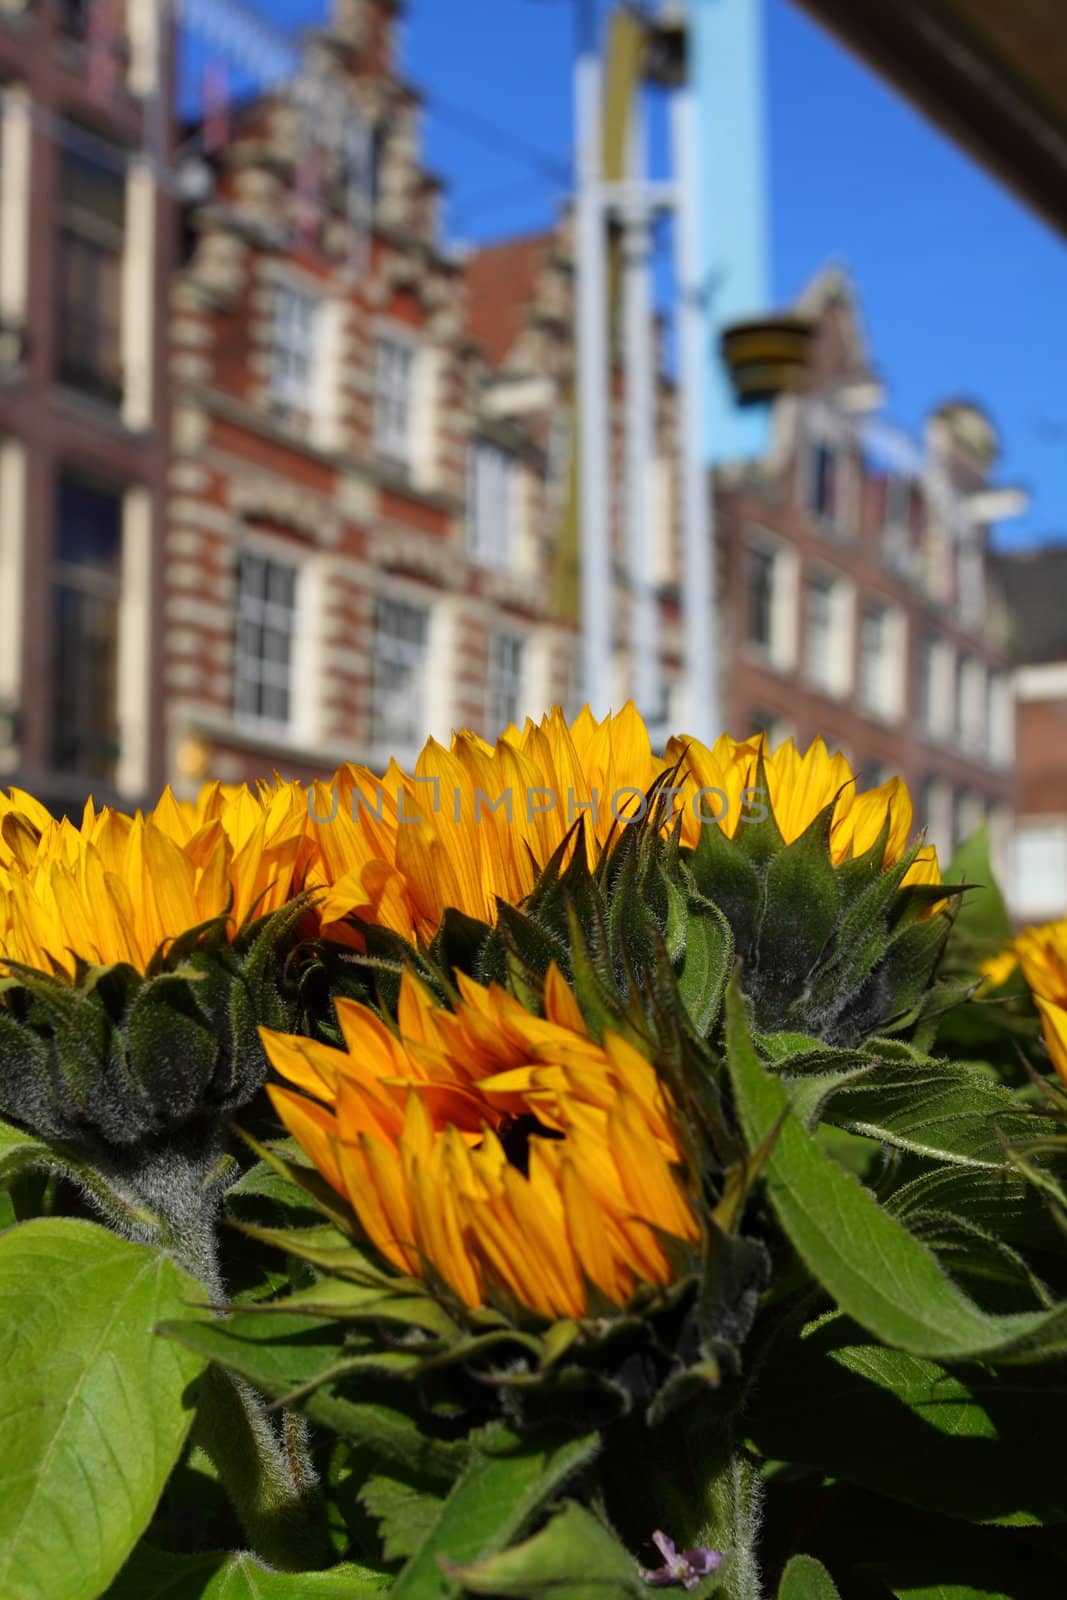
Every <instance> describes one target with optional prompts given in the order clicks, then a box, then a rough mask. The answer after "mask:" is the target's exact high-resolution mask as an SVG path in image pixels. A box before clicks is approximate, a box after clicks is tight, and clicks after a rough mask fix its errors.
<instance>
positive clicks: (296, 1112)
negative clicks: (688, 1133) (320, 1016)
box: [261, 967, 699, 1318]
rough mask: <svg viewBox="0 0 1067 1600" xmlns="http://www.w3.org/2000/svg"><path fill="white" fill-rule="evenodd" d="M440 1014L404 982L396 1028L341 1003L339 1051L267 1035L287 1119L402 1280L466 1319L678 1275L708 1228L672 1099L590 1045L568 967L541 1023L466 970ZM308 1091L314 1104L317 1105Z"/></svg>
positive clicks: (579, 1309)
mask: <svg viewBox="0 0 1067 1600" xmlns="http://www.w3.org/2000/svg"><path fill="white" fill-rule="evenodd" d="M457 982H458V984H459V989H460V1000H459V1004H458V1005H457V1007H456V1010H455V1011H445V1010H443V1009H442V1008H441V1007H440V1006H439V1005H438V1004H437V1003H436V1002H435V1001H434V1000H433V998H432V997H431V996H430V994H429V993H428V992H427V990H426V989H425V988H424V987H423V986H422V984H421V983H420V982H419V981H418V979H416V978H415V977H413V976H412V974H411V973H410V972H405V974H404V977H403V980H402V984H401V990H400V1001H399V1009H398V1016H397V1027H396V1030H395V1031H393V1030H392V1029H391V1028H390V1027H389V1026H388V1025H387V1024H386V1023H384V1022H383V1021H382V1020H381V1019H380V1018H379V1017H378V1016H377V1015H376V1014H375V1012H373V1011H372V1010H370V1009H369V1008H368V1007H366V1006H363V1005H360V1004H358V1003H356V1002H353V1001H345V1000H340V1001H338V1003H337V1012H338V1019H339V1022H340V1025H341V1030H342V1033H343V1036H344V1042H345V1048H344V1049H333V1048H331V1047H330V1046H328V1045H324V1044H321V1043H318V1042H315V1041H313V1040H310V1039H305V1038H300V1037H297V1036H295V1035H286V1034H278V1033H273V1032H271V1031H269V1030H267V1029H263V1030H261V1033H262V1038H263V1043H264V1046H265V1049H266V1052H267V1055H268V1057H269V1058H270V1061H271V1063H272V1064H273V1066H274V1067H275V1069H276V1071H277V1072H278V1073H279V1074H280V1075H281V1076H282V1077H283V1078H285V1079H287V1080H288V1082H289V1083H291V1084H293V1085H295V1091H300V1092H295V1091H294V1089H288V1088H279V1087H272V1088H271V1089H270V1091H269V1092H270V1095H271V1098H272V1100H273V1102H274V1105H275V1108H276V1110H277V1112H278V1114H279V1116H280V1117H281V1119H282V1121H283V1122H284V1124H285V1126H286V1127H287V1128H288V1129H289V1131H290V1133H292V1135H293V1136H294V1138H295V1139H296V1140H297V1142H298V1143H299V1144H300V1145H301V1147H302V1148H303V1150H304V1151H305V1153H306V1154H307V1156H308V1157H309V1159H310V1160H311V1161H312V1163H313V1164H314V1166H315V1167H317V1168H318V1170H319V1171H320V1172H321V1173H322V1174H323V1176H324V1177H325V1178H326V1179H327V1180H328V1181H329V1182H330V1183H331V1184H332V1185H333V1187H334V1188H335V1189H337V1190H338V1191H339V1192H340V1193H341V1194H342V1195H344V1196H345V1197H346V1198H347V1199H348V1201H349V1203H350V1204H351V1206H352V1208H353V1210H354V1211H355V1212H356V1214H357V1216H358V1217H359V1219H360V1222H361V1224H362V1226H363V1228H364V1229H365V1230H366V1233H367V1236H368V1237H369V1238H370V1239H371V1240H372V1241H373V1243H374V1244H375V1245H376V1246H377V1248H378V1249H379V1250H380V1252H381V1254H382V1255H383V1256H384V1257H385V1258H386V1259H387V1260H388V1261H390V1262H391V1263H392V1264H393V1265H394V1266H395V1267H397V1268H398V1269H399V1270H400V1271H401V1272H403V1273H406V1274H408V1275H409V1276H411V1277H416V1278H432V1279H436V1280H440V1281H443V1282H444V1283H445V1284H447V1285H448V1286H449V1288H450V1289H451V1290H452V1291H453V1293H454V1294H455V1295H456V1296H458V1298H459V1299H460V1300H461V1301H463V1302H464V1303H465V1304H466V1305H468V1306H472V1307H473V1306H480V1305H484V1304H487V1303H493V1302H500V1303H503V1304H505V1305H508V1306H511V1307H518V1308H521V1309H523V1310H525V1311H527V1312H532V1313H534V1314H535V1315H537V1316H540V1317H545V1318H553V1317H557V1316H582V1315H584V1314H585V1313H586V1312H587V1311H588V1310H589V1305H590V1301H589V1291H590V1285H592V1286H594V1287H595V1289H596V1290H597V1291H598V1292H599V1294H600V1296H602V1297H604V1298H606V1299H607V1300H608V1301H610V1302H612V1303H613V1304H615V1305H618V1306H623V1305H625V1304H626V1303H627V1301H628V1300H629V1299H630V1298H631V1297H632V1295H633V1293H634V1291H635V1289H636V1288H637V1286H638V1285H639V1284H641V1283H646V1284H653V1285H666V1284H668V1283H670V1281H671V1279H672V1277H673V1276H674V1270H675V1269H674V1267H673V1265H672V1260H671V1254H670V1252H669V1251H668V1248H667V1246H666V1241H668V1240H670V1239H674V1240H679V1241H683V1242H684V1243H685V1244H688V1245H692V1244H694V1243H695V1242H696V1241H697V1239H698V1237H699V1228H698V1225H697V1222H696V1218H695V1216H694V1213H693V1209H692V1206H691V1204H690V1201H689V1197H688V1194H687V1189H686V1185H685V1183H684V1181H683V1179H682V1177H681V1175H680V1167H681V1162H682V1156H681V1150H680V1148H679V1144H678V1141H677V1137H676V1134H675V1130H674V1123H673V1119H672V1114H671V1106H670V1103H669V1100H668V1098H667V1095H666V1093H665V1091H664V1088H663V1086H662V1084H661V1083H660V1081H659V1079H658V1078H657V1076H656V1073H655V1070H654V1068H653V1067H652V1065H651V1063H650V1062H649V1061H647V1060H646V1059H645V1057H644V1056H642V1055H641V1054H640V1053H639V1052H638V1051H637V1050H635V1049H634V1048H633V1047H632V1046H631V1045H629V1044H627V1043H626V1042H625V1041H624V1040H622V1039H620V1038H617V1037H615V1036H614V1035H612V1034H610V1033H606V1034H605V1035H604V1038H603V1041H602V1042H601V1043H599V1044H598V1043H597V1042H595V1041H594V1040H593V1039H591V1038H590V1037H589V1034H588V1031H587V1029H586V1027H585V1024H584V1021H583V1019H582V1015H581V1012H580V1010H579V1009H578V1005H577V1002H576V1000H575V998H574V996H573V994H572V993H571V992H570V990H569V989H568V988H567V985H566V983H565V982H564V980H563V978H562V977H561V975H560V973H559V971H558V970H557V969H556V968H555V967H553V968H552V969H551V970H550V971H549V974H548V976H547V979H546V982H545V993H544V1010H545V1015H544V1017H537V1016H534V1015H532V1014H531V1013H530V1012H528V1011H527V1010H526V1009H525V1008H524V1007H523V1006H522V1005H520V1004H519V1002H518V1001H516V1000H514V999H513V998H512V997H510V996H509V995H508V994H506V993H505V992H504V991H503V990H502V989H499V988H497V987H490V988H482V987H481V986H480V985H478V984H476V983H474V982H473V981H471V980H469V979H466V978H464V977H463V976H462V975H461V974H457ZM312 1097H313V1098H312Z"/></svg>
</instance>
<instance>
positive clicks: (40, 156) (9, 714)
mask: <svg viewBox="0 0 1067 1600" xmlns="http://www.w3.org/2000/svg"><path fill="white" fill-rule="evenodd" d="M94 15H95V20H94ZM161 15H162V13H161V11H160V9H159V8H158V7H157V6H156V5H155V4H154V3H153V0H126V4H125V5H124V6H122V7H115V8H110V9H109V10H108V12H107V15H106V17H105V14H104V12H103V10H102V9H100V8H97V10H96V12H95V14H94V8H93V5H92V3H91V0H84V3H82V0H36V3H24V0H6V3H0V238H2V247H0V780H2V781H5V782H17V783H20V784H24V785H26V786H27V787H29V788H32V789H34V790H35V791H36V792H37V793H38V794H40V795H41V796H42V797H43V798H45V799H46V800H47V801H48V802H49V803H50V804H52V805H53V806H55V807H57V808H59V809H64V808H66V807H68V806H80V805H81V803H82V801H83V800H84V797H85V794H86V791H87V790H88V789H89V788H94V789H95V791H96V793H97V795H98V796H99V797H100V798H101V799H104V800H106V799H111V798H116V799H122V800H124V801H126V802H129V801H139V800H141V799H142V798H143V797H144V796H145V795H146V794H148V793H151V792H152V791H154V790H157V789H158V788H159V786H160V784H161V782H162V780H163V771H164V767H163V745H162V724H161V720H160V717H159V696H158V694H157V692H156V688H157V686H158V682H159V674H160V667H161V657H160V647H159V640H160V632H161V630H160V619H161V614H162V594H161V581H162V562H161V552H162V535H163V520H164V502H165V487H166V452H167V425H166V423H167V411H168V404H167V350H166V317H165V316H164V315H161V314H160V308H162V307H163V306H165V304H166V292H167V284H168V281H169V276H170V270H171V254H172V236H173V235H172V229H173V222H174V217H175V212H174V203H173V200H172V198H171V196H170V193H169V190H168V189H167V188H166V186H165V185H164V184H161V182H160V179H161V176H162V175H163V174H164V173H165V172H166V171H167V169H168V164H169V161H170V128H171V114H170V92H171V91H170V82H169V73H168V71H167V70H166V63H167V62H168V61H169V60H170V58H171V50H170V41H169V40H167V39H165V38H163V37H161V34H160V28H161V23H160V16H161ZM31 196H32V204H31Z"/></svg>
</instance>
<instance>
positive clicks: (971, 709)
mask: <svg viewBox="0 0 1067 1600" xmlns="http://www.w3.org/2000/svg"><path fill="white" fill-rule="evenodd" d="M986 705H987V692H986V675H985V668H984V667H983V665H982V663H981V662H980V661H978V660H976V659H975V658H974V657H973V656H960V658H959V660H958V661H957V662H956V715H955V730H956V738H957V740H958V741H959V743H960V744H961V745H962V746H963V747H964V749H965V750H972V751H975V752H978V751H981V750H983V749H984V748H985V733H986V730H985V713H986Z"/></svg>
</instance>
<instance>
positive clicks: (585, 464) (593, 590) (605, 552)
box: [575, 50, 612, 717]
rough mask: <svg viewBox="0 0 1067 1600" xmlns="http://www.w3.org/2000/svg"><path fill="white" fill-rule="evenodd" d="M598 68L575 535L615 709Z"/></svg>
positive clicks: (582, 146)
mask: <svg viewBox="0 0 1067 1600" xmlns="http://www.w3.org/2000/svg"><path fill="white" fill-rule="evenodd" d="M600 80H601V68H600V62H599V60H598V59H597V56H596V55H595V54H593V53H591V52H588V50H587V52H586V53H583V54H582V55H581V56H580V57H579V58H578V63H577V66H576V69H575V113H576V115H575V122H576V129H577V139H578V161H577V167H578V202H577V211H578V214H577V241H576V243H577V257H578V259H577V274H578V285H577V288H578V302H577V321H578V329H577V333H578V338H577V344H578V472H579V483H578V491H579V492H578V520H579V527H578V540H579V547H580V552H581V566H580V574H581V590H582V602H581V627H582V639H581V650H582V693H583V698H584V699H585V700H586V702H587V703H588V705H589V707H590V709H591V711H592V712H593V714H594V716H597V717H603V716H605V715H606V714H607V712H608V711H609V710H610V709H611V701H612V694H611V643H612V641H611V599H612V571H611V566H612V563H611V543H610V533H609V525H608V403H607V379H608V349H607V308H606V304H605V287H606V281H607V274H606V270H605V269H606V264H607V251H606V248H605V240H604V204H603V195H602V193H601V179H602V164H601V131H600Z"/></svg>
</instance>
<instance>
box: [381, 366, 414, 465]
mask: <svg viewBox="0 0 1067 1600" xmlns="http://www.w3.org/2000/svg"><path fill="white" fill-rule="evenodd" d="M414 381H415V350H414V347H413V346H412V345H411V344H409V343H408V342H407V341H406V340H404V339H399V338H393V337H392V336H390V335H385V334H383V335H380V336H379V338H378V341H377V343H376V345H375V354H374V447H375V449H376V450H377V452H378V454H379V455H380V456H384V457H386V459H387V460H390V461H396V462H399V463H400V464H401V465H402V466H406V467H408V466H410V465H411V459H412V449H413V443H414V429H413V420H414V395H413V391H414Z"/></svg>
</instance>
